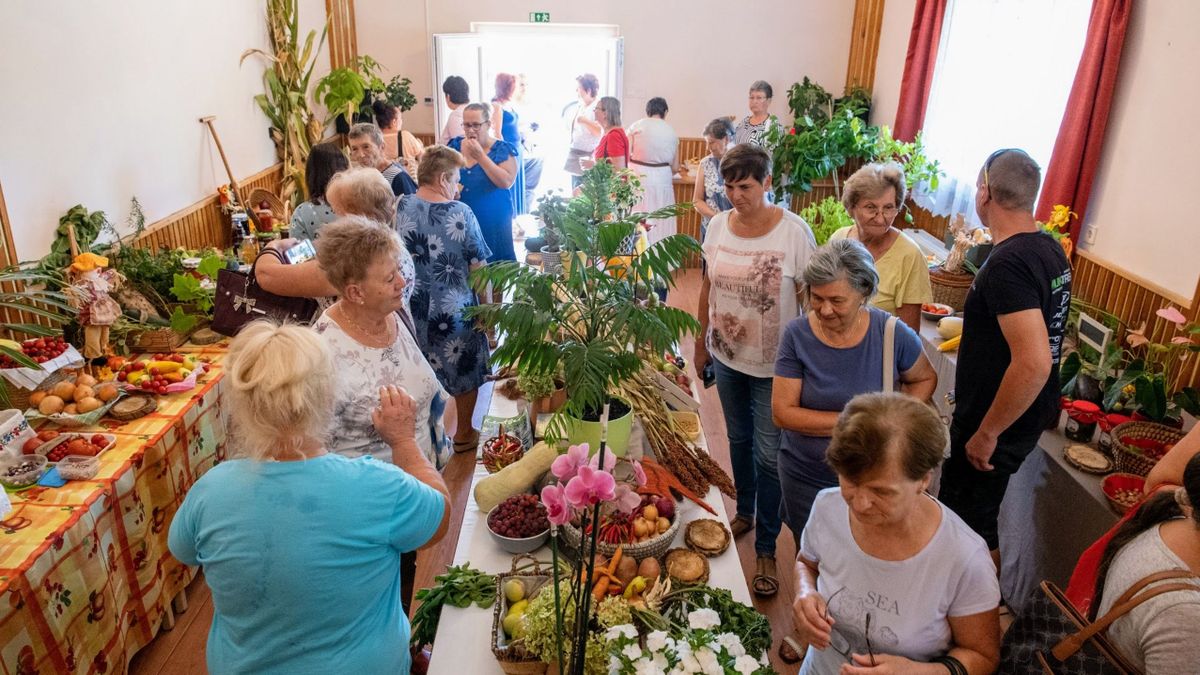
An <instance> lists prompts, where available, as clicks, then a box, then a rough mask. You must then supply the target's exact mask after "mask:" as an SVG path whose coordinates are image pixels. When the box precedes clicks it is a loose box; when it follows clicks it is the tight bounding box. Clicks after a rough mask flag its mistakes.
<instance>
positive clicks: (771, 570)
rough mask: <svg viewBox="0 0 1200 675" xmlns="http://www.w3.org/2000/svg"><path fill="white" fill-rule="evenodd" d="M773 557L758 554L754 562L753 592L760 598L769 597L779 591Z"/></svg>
mask: <svg viewBox="0 0 1200 675" xmlns="http://www.w3.org/2000/svg"><path fill="white" fill-rule="evenodd" d="M777 573H778V572H776V570H775V557H774V556H769V555H760V556H758V560H757V562H756V564H755V570H754V581H753V583H752V584H751V585H752V586H753V587H754V594H755V595H757V596H758V597H760V598H769V597H772V596H774V595H775V594H776V593H778V592H779V579H778V578H777V577H776V574H777Z"/></svg>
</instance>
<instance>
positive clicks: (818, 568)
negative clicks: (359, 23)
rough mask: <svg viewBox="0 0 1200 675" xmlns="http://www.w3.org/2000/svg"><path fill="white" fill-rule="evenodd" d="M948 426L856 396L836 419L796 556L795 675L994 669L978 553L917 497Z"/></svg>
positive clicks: (993, 630)
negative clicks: (830, 482)
mask: <svg viewBox="0 0 1200 675" xmlns="http://www.w3.org/2000/svg"><path fill="white" fill-rule="evenodd" d="M946 442H947V437H946V426H945V425H944V424H942V421H941V420H940V419H939V418H938V416H937V414H936V413H935V412H934V411H933V410H932V409H931V408H930V407H929V406H928V405H926V404H925V403H923V402H921V401H919V400H917V399H914V398H912V397H910V396H905V395H903V394H897V393H893V392H888V393H874V394H863V395H860V396H858V397H856V398H854V399H852V400H851V401H850V402H849V403H848V404H847V405H846V407H845V409H844V410H843V411H842V412H841V414H840V415H839V416H838V418H837V422H836V425H835V427H834V430H833V440H832V442H831V443H830V445H829V464H830V466H832V467H833V470H834V471H836V472H837V478H838V482H839V487H836V488H830V489H828V490H823V491H822V492H821V493H820V494H818V495H817V498H816V502H815V503H814V504H813V508H812V515H811V516H810V517H809V518H808V524H807V525H806V526H805V528H804V534H803V536H802V537H801V539H800V554H799V556H797V559H796V580H797V591H796V599H795V602H794V605H793V608H792V614H793V617H794V619H795V626H796V630H797V632H799V633H800V635H801V637H803V639H804V641H805V642H807V643H808V645H809V648H808V656H807V658H806V659H805V661H804V666H803V667H802V668H801V670H800V672H801V673H802V675H808V674H809V673H814V674H815V673H837V672H841V673H945V672H946V671H947V670H949V672H951V673H959V672H965V673H970V674H972V675H974V674H979V673H992V672H995V670H996V665H997V663H998V662H999V654H1000V617H999V612H998V607H999V604H1000V585H999V582H998V580H997V578H996V567H995V566H994V565H993V564H992V560H991V557H990V556H989V554H988V550H987V544H985V543H984V541H983V539H981V538H980V537H979V535H977V534H975V533H974V532H972V531H971V528H969V527H967V525H966V523H964V522H963V521H962V519H961V518H959V517H958V516H957V515H955V514H954V512H953V511H951V510H950V509H949V508H947V507H945V506H943V505H942V504H940V503H938V501H937V500H936V499H934V498H933V497H931V496H929V495H928V494H927V493H926V492H925V490H926V488H928V487H929V483H930V481H931V480H932V478H933V470H934V468H936V467H937V465H938V464H939V463H940V462H941V461H942V449H943V448H945V446H946Z"/></svg>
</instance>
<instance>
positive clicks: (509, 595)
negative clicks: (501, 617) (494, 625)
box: [504, 579, 525, 605]
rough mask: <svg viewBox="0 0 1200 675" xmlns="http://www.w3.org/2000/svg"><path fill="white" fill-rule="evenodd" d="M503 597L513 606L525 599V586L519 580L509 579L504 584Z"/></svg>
mask: <svg viewBox="0 0 1200 675" xmlns="http://www.w3.org/2000/svg"><path fill="white" fill-rule="evenodd" d="M504 597H505V598H506V599H507V600H508V604H509V605H515V604H517V603H518V602H520V601H522V600H524V599H525V584H524V582H522V581H521V580H520V579H509V580H508V581H506V582H504Z"/></svg>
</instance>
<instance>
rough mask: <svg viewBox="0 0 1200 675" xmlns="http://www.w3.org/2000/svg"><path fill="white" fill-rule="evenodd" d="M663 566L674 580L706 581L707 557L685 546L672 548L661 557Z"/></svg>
mask: <svg viewBox="0 0 1200 675" xmlns="http://www.w3.org/2000/svg"><path fill="white" fill-rule="evenodd" d="M663 568H664V569H665V570H666V571H667V574H668V575H669V576H670V577H671V578H672V579H675V580H676V581H679V582H680V583H685V584H702V583H704V582H706V581H708V558H706V557H704V556H703V555H700V554H699V553H696V552H695V551H692V550H690V549H686V548H673V549H671V550H670V551H667V557H666V558H664V559H663Z"/></svg>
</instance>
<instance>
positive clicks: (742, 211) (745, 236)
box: [693, 145, 816, 597]
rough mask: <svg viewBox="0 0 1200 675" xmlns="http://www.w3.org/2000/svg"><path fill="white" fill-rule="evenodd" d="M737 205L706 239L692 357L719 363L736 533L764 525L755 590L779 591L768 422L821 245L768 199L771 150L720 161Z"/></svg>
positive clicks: (735, 153) (773, 433)
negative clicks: (778, 372) (780, 358)
mask: <svg viewBox="0 0 1200 675" xmlns="http://www.w3.org/2000/svg"><path fill="white" fill-rule="evenodd" d="M721 175H722V176H723V177H724V179H725V192H726V194H727V195H728V196H729V200H730V202H731V203H732V204H733V209H732V210H730V211H725V212H723V213H718V214H717V215H716V216H715V217H714V218H713V219H712V221H711V222H710V223H709V226H708V233H707V234H706V235H705V237H704V244H703V250H704V261H705V272H704V276H703V281H702V285H701V287H700V303H699V307H698V308H697V309H696V316H697V317H698V318H699V319H700V327H701V332H700V334H699V335H697V336H696V348H695V355H694V358H693V363H694V365H695V368H696V372H697V374H699V375H701V377H703V371H704V368H705V366H706V365H708V364H709V363H710V362H711V363H712V367H713V372H714V373H715V375H716V382H717V394H718V395H719V397H720V399H721V410H722V411H723V412H724V415H725V427H726V430H727V433H728V434H729V456H730V463H731V464H732V465H733V482H734V485H735V487H736V488H737V516H736V517H735V518H734V519H733V521H732V522H731V523H730V529H731V530H732V531H733V534H734V536H740V535H742V534H745V533H746V532H748V531H749V530H751V529H752V528H754V526H755V525H754V523H755V516H756V514H757V520H758V531H757V533H756V534H755V540H754V550H755V552H756V553H757V556H758V560H757V563H756V565H757V566H756V569H755V575H754V583H753V586H754V592H755V593H756V594H758V595H760V596H763V597H768V596H772V595H774V594H775V593H776V592H778V590H779V579H778V573H777V571H776V567H775V540H776V539H778V538H779V529H780V520H779V501H780V493H779V475H778V473H777V462H778V455H779V429H778V427H776V426H775V423H774V422H773V421H772V419H771V386H772V382H771V377H772V376H773V375H774V373H775V355H776V353H777V352H778V349H779V339H780V334H781V333H782V332H783V328H784V326H786V325H787V324H788V322H789V321H791V320H792V318H793V317H795V316H796V315H797V313H798V312H799V309H800V302H799V289H800V272H801V271H802V270H803V269H804V267H805V265H807V264H808V259H809V257H810V256H811V255H812V253H813V250H814V249H815V248H816V245H815V243H814V241H813V235H812V231H811V230H809V229H808V225H806V224H805V223H804V221H803V220H801V219H800V217H799V216H797V215H795V214H794V213H791V212H789V211H787V210H785V209H783V208H781V207H779V206H775V205H773V204H768V203H766V202H765V201H764V199H763V195H764V194H765V192H766V190H767V189H769V188H770V185H771V177H770V176H771V157H770V155H768V154H767V152H766V151H765V150H763V149H762V148H760V147H758V146H755V145H739V146H737V147H735V148H733V149H732V150H730V151H729V152H728V153H726V154H725V158H724V159H723V160H722V161H721Z"/></svg>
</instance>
